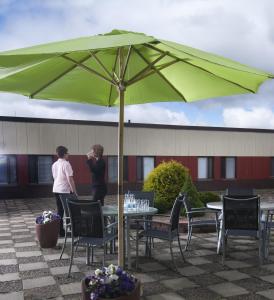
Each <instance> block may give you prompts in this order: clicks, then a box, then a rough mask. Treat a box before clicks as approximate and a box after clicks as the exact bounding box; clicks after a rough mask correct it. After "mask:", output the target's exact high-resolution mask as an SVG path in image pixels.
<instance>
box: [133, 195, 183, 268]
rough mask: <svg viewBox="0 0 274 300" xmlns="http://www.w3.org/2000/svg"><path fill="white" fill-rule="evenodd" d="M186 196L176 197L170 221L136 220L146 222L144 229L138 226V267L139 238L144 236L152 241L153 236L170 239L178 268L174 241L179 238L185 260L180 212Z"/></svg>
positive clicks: (139, 222)
mask: <svg viewBox="0 0 274 300" xmlns="http://www.w3.org/2000/svg"><path fill="white" fill-rule="evenodd" d="M185 197H186V195H185V194H183V195H180V196H178V197H177V198H176V200H175V202H174V204H173V208H172V210H171V214H170V219H169V222H168V223H165V222H160V221H153V220H143V219H141V220H140V219H139V220H134V221H135V222H136V223H137V224H142V223H144V222H145V223H146V226H145V227H144V229H143V230H141V231H140V230H139V226H137V230H136V268H138V256H139V240H140V239H142V238H147V239H150V241H151V240H152V239H153V238H157V239H161V240H166V241H168V242H169V249H170V254H171V259H172V262H173V265H174V267H175V269H177V267H176V264H175V261H174V256H173V251H172V243H173V241H174V240H175V239H177V240H178V244H179V248H180V253H181V256H182V259H183V261H185V259H184V254H183V250H182V246H181V243H180V233H179V219H180V212H181V209H182V206H183V200H184V199H185ZM149 255H150V256H151V243H150V244H149Z"/></svg>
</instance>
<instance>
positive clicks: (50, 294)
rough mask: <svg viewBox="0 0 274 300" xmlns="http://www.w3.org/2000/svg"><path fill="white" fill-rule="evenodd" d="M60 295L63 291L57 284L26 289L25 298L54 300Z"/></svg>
mask: <svg viewBox="0 0 274 300" xmlns="http://www.w3.org/2000/svg"><path fill="white" fill-rule="evenodd" d="M59 296H61V291H60V289H59V288H58V286H57V285H49V286H46V287H39V288H34V289H27V290H24V300H34V299H35V300H42V299H43V300H45V299H50V300H53V299H56V298H57V297H59ZM78 300H80V298H78Z"/></svg>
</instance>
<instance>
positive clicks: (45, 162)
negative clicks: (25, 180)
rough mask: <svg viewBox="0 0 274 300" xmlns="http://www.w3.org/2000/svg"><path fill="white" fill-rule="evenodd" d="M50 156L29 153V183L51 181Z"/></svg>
mask: <svg viewBox="0 0 274 300" xmlns="http://www.w3.org/2000/svg"><path fill="white" fill-rule="evenodd" d="M51 166H52V156H50V155H31V156H29V182H30V183H38V184H45V183H52V181H53V179H52V171H51Z"/></svg>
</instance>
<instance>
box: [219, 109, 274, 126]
mask: <svg viewBox="0 0 274 300" xmlns="http://www.w3.org/2000/svg"><path fill="white" fill-rule="evenodd" d="M223 118H224V125H225V126H226V127H241V128H274V112H273V111H272V110H271V109H268V108H265V107H253V108H251V109H249V110H247V109H243V108H226V109H224V111H223Z"/></svg>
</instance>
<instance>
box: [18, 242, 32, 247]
mask: <svg viewBox="0 0 274 300" xmlns="http://www.w3.org/2000/svg"><path fill="white" fill-rule="evenodd" d="M32 246H37V244H36V243H35V242H25V243H15V244H14V247H15V248H20V247H32Z"/></svg>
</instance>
